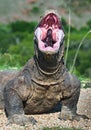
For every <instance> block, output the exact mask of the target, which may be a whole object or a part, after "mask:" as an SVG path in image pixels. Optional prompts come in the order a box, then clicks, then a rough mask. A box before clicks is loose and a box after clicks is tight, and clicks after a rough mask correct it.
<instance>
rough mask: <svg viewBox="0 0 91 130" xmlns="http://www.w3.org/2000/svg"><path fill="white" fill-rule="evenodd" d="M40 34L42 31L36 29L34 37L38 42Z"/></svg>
mask: <svg viewBox="0 0 91 130" xmlns="http://www.w3.org/2000/svg"><path fill="white" fill-rule="evenodd" d="M41 34H42V31H41V29H40V28H37V29H36V31H35V35H36V36H37V38H38V40H40V36H41Z"/></svg>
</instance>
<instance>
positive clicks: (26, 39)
mask: <svg viewBox="0 0 91 130" xmlns="http://www.w3.org/2000/svg"><path fill="white" fill-rule="evenodd" d="M62 24H63V27H64V31H65V33H66V37H65V51H66V43H67V36H68V35H67V33H68V24H67V22H66V21H65V19H62ZM36 26H37V22H25V21H16V22H13V23H10V24H8V25H6V24H2V23H1V24H0V68H1V69H4V67H6V68H10V67H18V68H20V67H22V66H23V65H24V64H25V63H26V62H27V61H28V59H29V58H31V57H32V56H33V55H34V41H33V37H34V29H35V27H36ZM90 28H91V21H88V22H87V24H86V25H85V26H84V27H82V28H81V29H80V30H77V29H76V28H75V27H73V26H71V27H70V32H71V34H70V39H69V41H70V45H69V51H68V58H67V67H68V69H69V70H70V69H71V67H72V64H73V59H74V56H75V53H76V51H77V48H78V46H79V44H80V42H81V40H82V39H83V37H84V36H85V35H86V33H87V32H88V31H89V29H90ZM74 73H76V74H77V75H78V76H80V75H84V76H86V77H88V78H89V77H91V33H90V34H89V35H88V36H87V37H86V39H85V40H84V41H83V44H82V45H81V47H80V51H79V52H78V56H77V59H76V63H75V68H74Z"/></svg>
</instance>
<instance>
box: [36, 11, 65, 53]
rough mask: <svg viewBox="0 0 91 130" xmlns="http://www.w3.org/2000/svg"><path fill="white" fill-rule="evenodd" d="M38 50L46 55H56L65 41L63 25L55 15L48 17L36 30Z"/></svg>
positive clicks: (50, 14) (51, 14)
mask: <svg viewBox="0 0 91 130" xmlns="http://www.w3.org/2000/svg"><path fill="white" fill-rule="evenodd" d="M35 38H37V41H38V49H39V50H40V51H41V52H44V53H56V52H58V50H59V48H60V44H61V43H62V41H63V39H64V32H63V30H62V25H61V22H60V20H59V18H58V17H57V15H56V14H54V13H49V14H48V15H46V16H45V17H44V18H43V19H42V20H41V22H40V23H39V25H38V27H37V28H36V30H35Z"/></svg>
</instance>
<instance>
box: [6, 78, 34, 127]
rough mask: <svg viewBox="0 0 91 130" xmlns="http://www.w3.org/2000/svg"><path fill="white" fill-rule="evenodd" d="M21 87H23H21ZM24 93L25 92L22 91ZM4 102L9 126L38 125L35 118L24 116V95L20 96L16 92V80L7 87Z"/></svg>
mask: <svg viewBox="0 0 91 130" xmlns="http://www.w3.org/2000/svg"><path fill="white" fill-rule="evenodd" d="M18 85H19V84H18ZM18 85H17V86H18ZM20 87H22V86H21V85H20ZM17 88H18V87H17ZM18 91H19V90H18ZM22 93H25V92H24V91H23V90H22ZM4 100H5V112H6V116H7V117H8V124H18V125H26V124H29V123H32V124H35V123H36V120H35V119H34V118H33V117H27V116H26V115H25V114H24V109H23V108H24V106H23V99H22V95H19V94H18V93H17V91H16V90H15V86H14V80H12V81H10V82H9V83H8V84H7V85H6V87H5V89H4Z"/></svg>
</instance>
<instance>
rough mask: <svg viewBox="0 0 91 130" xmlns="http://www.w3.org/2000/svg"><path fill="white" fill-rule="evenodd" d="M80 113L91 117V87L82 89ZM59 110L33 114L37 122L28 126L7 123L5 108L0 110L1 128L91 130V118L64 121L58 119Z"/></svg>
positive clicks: (9, 129)
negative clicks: (55, 127)
mask: <svg viewBox="0 0 91 130" xmlns="http://www.w3.org/2000/svg"><path fill="white" fill-rule="evenodd" d="M78 113H79V114H85V115H87V116H88V117H89V118H91V89H90V88H89V89H82V90H81V94H80V98H79V102H78ZM58 115H59V112H54V113H49V114H40V115H32V116H33V117H34V118H35V119H36V120H37V124H36V125H34V126H32V125H31V124H29V125H26V126H18V125H15V124H14V125H7V118H6V116H5V114H4V111H3V110H0V130H42V129H43V128H44V127H54V126H60V127H70V128H82V129H84V130H91V119H89V120H83V119H81V120H80V121H73V122H72V121H63V120H59V119H58Z"/></svg>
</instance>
